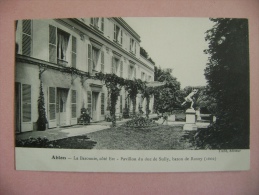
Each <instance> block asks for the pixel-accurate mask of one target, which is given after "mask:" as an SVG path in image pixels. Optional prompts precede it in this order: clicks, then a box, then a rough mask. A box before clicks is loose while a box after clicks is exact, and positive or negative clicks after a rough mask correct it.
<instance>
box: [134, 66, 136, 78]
mask: <svg viewBox="0 0 259 195" xmlns="http://www.w3.org/2000/svg"><path fill="white" fill-rule="evenodd" d="M134 78H135V79H136V68H134Z"/></svg>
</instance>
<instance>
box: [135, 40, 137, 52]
mask: <svg viewBox="0 0 259 195" xmlns="http://www.w3.org/2000/svg"><path fill="white" fill-rule="evenodd" d="M136 46H137V44H136V42H135V54H136V53H137V52H136V51H137V47H136Z"/></svg>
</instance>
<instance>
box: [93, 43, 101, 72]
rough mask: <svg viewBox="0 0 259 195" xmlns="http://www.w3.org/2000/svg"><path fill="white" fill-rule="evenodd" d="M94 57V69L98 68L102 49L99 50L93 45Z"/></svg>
mask: <svg viewBox="0 0 259 195" xmlns="http://www.w3.org/2000/svg"><path fill="white" fill-rule="evenodd" d="M92 48H93V49H92V58H93V70H96V67H97V65H98V59H99V53H100V50H98V49H97V48H95V47H92Z"/></svg>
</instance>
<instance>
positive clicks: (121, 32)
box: [121, 30, 123, 44]
mask: <svg viewBox="0 0 259 195" xmlns="http://www.w3.org/2000/svg"><path fill="white" fill-rule="evenodd" d="M122 42H123V32H122V30H121V44H122Z"/></svg>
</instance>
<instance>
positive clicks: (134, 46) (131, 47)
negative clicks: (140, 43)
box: [130, 38, 136, 54]
mask: <svg viewBox="0 0 259 195" xmlns="http://www.w3.org/2000/svg"><path fill="white" fill-rule="evenodd" d="M130 51H131V52H132V53H134V54H136V41H135V40H134V39H132V38H130Z"/></svg>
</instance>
